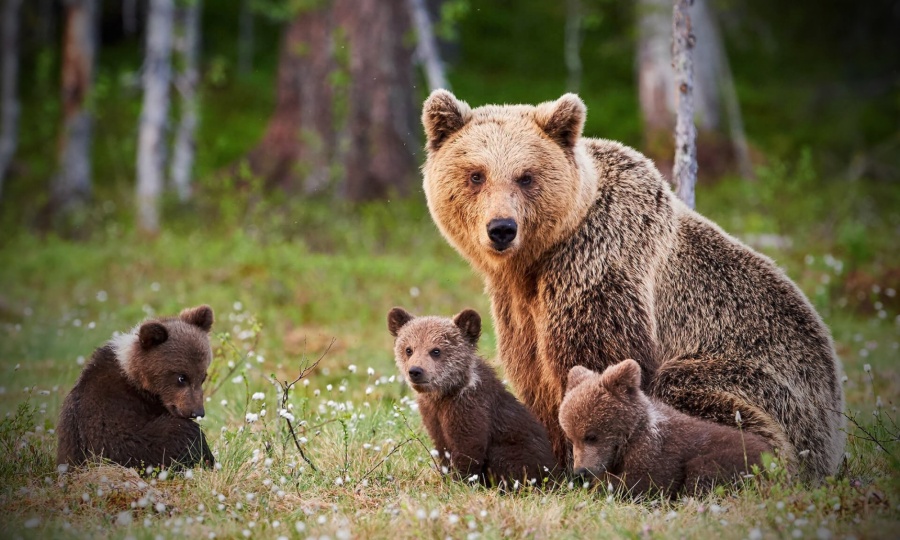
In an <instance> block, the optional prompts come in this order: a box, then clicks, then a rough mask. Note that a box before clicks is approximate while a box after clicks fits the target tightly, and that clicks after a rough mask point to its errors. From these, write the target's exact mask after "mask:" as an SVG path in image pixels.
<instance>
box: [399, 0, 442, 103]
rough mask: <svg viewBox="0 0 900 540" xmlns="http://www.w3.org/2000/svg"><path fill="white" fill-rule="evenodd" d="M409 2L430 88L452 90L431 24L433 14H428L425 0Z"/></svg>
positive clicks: (417, 44) (408, 0)
mask: <svg viewBox="0 0 900 540" xmlns="http://www.w3.org/2000/svg"><path fill="white" fill-rule="evenodd" d="M407 4H408V5H409V12H410V15H411V16H412V20H413V24H414V25H415V27H416V36H417V37H418V40H417V43H416V56H417V57H418V58H419V61H420V62H422V64H424V66H425V78H426V79H427V80H428V89H429V90H431V91H434V90H437V89H439V88H444V89H447V90H450V82H449V81H447V74H446V70H445V69H444V62H443V61H442V60H441V52H440V49H439V48H438V44H437V39H435V37H434V26H433V25H432V24H431V16H430V15H429V14H428V8H427V7H426V6H425V0H407Z"/></svg>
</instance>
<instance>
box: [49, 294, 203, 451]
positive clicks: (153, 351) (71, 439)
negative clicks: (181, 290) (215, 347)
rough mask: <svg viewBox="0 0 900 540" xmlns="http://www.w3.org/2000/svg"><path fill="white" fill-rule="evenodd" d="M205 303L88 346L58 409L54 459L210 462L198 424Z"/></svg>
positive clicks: (200, 403) (201, 403) (201, 400)
mask: <svg viewBox="0 0 900 540" xmlns="http://www.w3.org/2000/svg"><path fill="white" fill-rule="evenodd" d="M212 324H213V311H212V308H210V307H209V306H199V307H195V308H192V309H185V310H184V311H182V312H181V314H180V315H179V316H178V317H166V318H160V319H152V320H148V321H145V322H143V323H141V324H140V325H139V326H137V327H135V329H134V330H132V331H131V332H130V333H128V334H124V335H120V336H117V337H114V338H113V339H112V340H110V341H109V342H108V343H107V344H106V345H104V346H103V347H101V348H99V349H97V350H96V351H94V355H93V356H92V357H91V360H90V362H88V364H87V365H86V366H85V367H84V370H83V371H82V372H81V376H80V377H79V378H78V381H77V382H76V383H75V387H74V388H72V391H71V392H70V393H69V395H68V396H67V397H66V400H65V402H64V403H63V407H62V411H61V412H60V415H59V425H58V426H57V433H58V435H59V449H58V450H57V456H56V461H57V463H60V464H70V465H79V464H82V463H84V462H85V461H87V460H88V459H90V458H91V457H92V456H97V457H101V458H104V459H108V460H110V461H113V462H115V463H119V464H120V465H124V466H127V467H145V466H153V467H157V466H164V467H167V466H171V465H174V464H179V465H184V466H193V465H196V464H197V463H202V464H204V465H212V464H213V463H214V461H215V460H214V458H213V455H212V452H210V450H209V446H207V444H206V438H205V437H204V436H203V432H202V431H201V430H200V426H199V425H198V424H197V423H196V422H195V421H194V420H193V419H194V418H197V417H201V416H203V415H204V410H203V387H202V385H203V381H205V380H206V370H207V368H209V363H210V361H211V360H212V350H211V348H210V346H209V330H210V328H211V327H212Z"/></svg>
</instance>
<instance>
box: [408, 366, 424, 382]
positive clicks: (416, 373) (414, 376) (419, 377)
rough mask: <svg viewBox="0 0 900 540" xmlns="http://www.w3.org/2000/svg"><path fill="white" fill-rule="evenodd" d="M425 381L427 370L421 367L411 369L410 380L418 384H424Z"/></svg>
mask: <svg viewBox="0 0 900 540" xmlns="http://www.w3.org/2000/svg"><path fill="white" fill-rule="evenodd" d="M424 379H425V370H423V369H422V368H420V367H419V366H413V367H411V368H409V380H410V381H412V382H414V383H418V382H422V381H423V380H424Z"/></svg>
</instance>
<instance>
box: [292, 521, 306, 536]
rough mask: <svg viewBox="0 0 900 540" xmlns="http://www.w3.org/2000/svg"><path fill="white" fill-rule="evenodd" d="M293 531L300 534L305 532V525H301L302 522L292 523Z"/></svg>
mask: <svg viewBox="0 0 900 540" xmlns="http://www.w3.org/2000/svg"><path fill="white" fill-rule="evenodd" d="M294 530H296V531H297V532H298V533H302V532H303V531H305V530H306V523H303V522H302V521H298V522H297V523H294Z"/></svg>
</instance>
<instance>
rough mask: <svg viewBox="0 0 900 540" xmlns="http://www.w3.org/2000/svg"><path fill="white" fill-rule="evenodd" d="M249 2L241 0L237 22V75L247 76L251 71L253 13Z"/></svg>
mask: <svg viewBox="0 0 900 540" xmlns="http://www.w3.org/2000/svg"><path fill="white" fill-rule="evenodd" d="M250 2H251V0H241V12H240V15H239V17H240V19H239V20H238V61H237V65H238V73H239V74H241V75H247V74H248V73H250V71H251V70H252V69H253V11H251V10H250Z"/></svg>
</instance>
